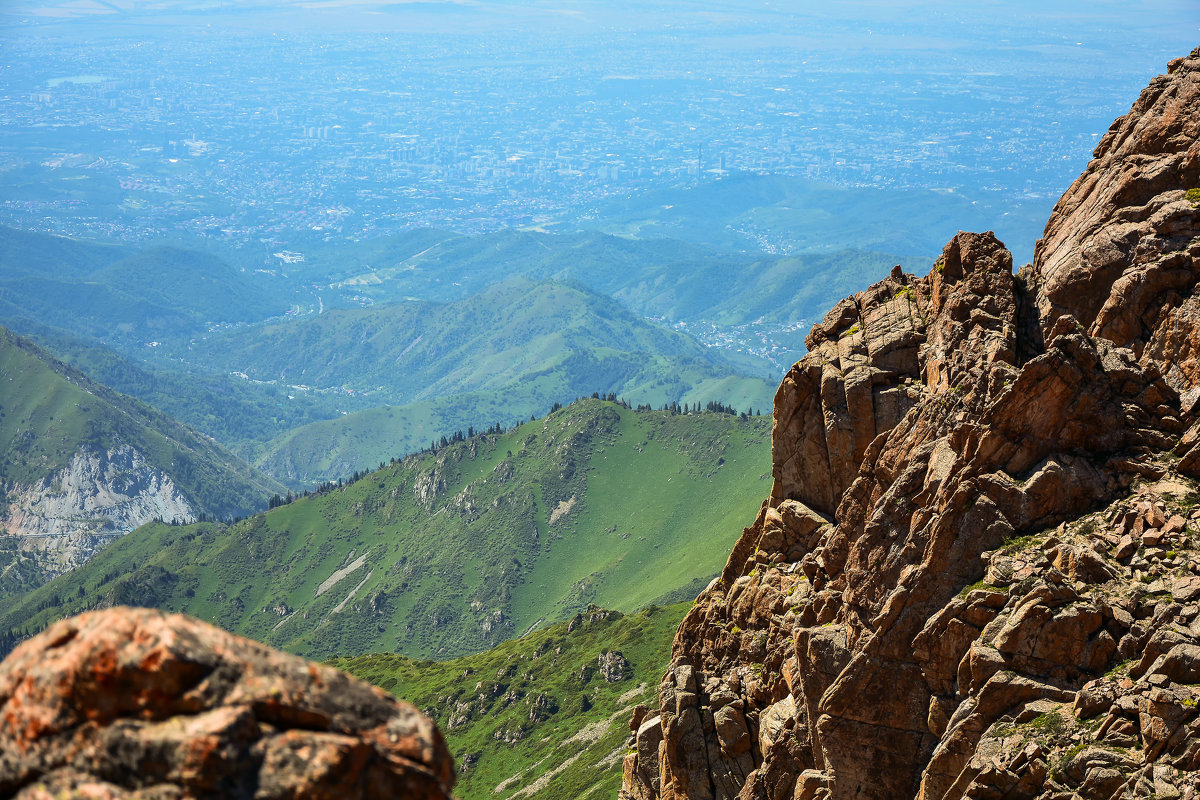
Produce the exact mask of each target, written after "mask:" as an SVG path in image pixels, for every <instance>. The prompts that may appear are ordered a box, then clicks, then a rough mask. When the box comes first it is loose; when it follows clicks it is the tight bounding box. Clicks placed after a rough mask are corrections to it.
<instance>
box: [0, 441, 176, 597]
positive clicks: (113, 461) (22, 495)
mask: <svg viewBox="0 0 1200 800" xmlns="http://www.w3.org/2000/svg"><path fill="white" fill-rule="evenodd" d="M4 499H5V501H6V503H7V511H6V512H5V513H4V514H3V515H0V525H2V526H3V529H4V533H5V535H6V536H8V537H12V541H14V542H15V543H16V545H17V549H18V551H19V552H20V553H21V554H23V555H25V556H28V557H31V558H32V560H33V561H34V563H36V565H37V570H36V571H37V572H38V573H39V575H38V578H37V581H36V582H37V583H41V582H44V581H46V580H49V579H50V578H53V577H54V576H56V575H60V574H62V573H63V572H67V571H68V570H72V569H74V568H75V567H78V566H79V565H80V564H82V563H83V562H84V561H86V560H87V559H88V558H91V556H92V554H93V553H94V552H95V551H96V550H97V549H98V548H100V547H102V546H103V545H105V544H107V543H108V542H110V541H112V540H113V539H115V538H116V537H118V536H120V535H122V534H125V533H128V532H129V531H131V530H133V529H134V528H137V527H138V526H140V525H144V524H146V523H147V522H151V521H153V520H156V519H159V520H167V521H178V522H181V523H190V522H195V521H196V513H197V512H196V509H195V508H194V507H193V506H192V504H191V503H190V502H189V501H188V499H187V498H186V497H185V496H184V495H183V493H182V492H181V491H180V490H179V487H178V486H176V484H175V481H174V480H172V478H171V476H170V475H168V474H166V473H165V472H163V471H162V470H161V469H158V468H157V467H155V466H154V465H153V464H151V463H150V462H149V461H148V460H147V459H146V458H145V457H144V456H143V455H142V454H141V453H140V452H138V451H137V450H135V449H134V448H133V447H131V446H130V445H128V444H125V443H121V442H115V443H113V446H112V447H111V448H109V449H106V450H101V449H98V448H95V447H84V448H81V449H80V450H78V451H77V452H76V453H75V454H74V455H73V456H72V457H71V460H70V463H68V464H67V466H66V467H64V468H63V469H61V470H59V471H58V472H55V473H54V474H53V475H50V476H47V477H46V478H43V479H42V480H40V481H37V482H35V483H32V484H28V485H23V484H14V485H9V486H6V487H4ZM13 563H14V564H16V563H17V562H15V561H14V562H13Z"/></svg>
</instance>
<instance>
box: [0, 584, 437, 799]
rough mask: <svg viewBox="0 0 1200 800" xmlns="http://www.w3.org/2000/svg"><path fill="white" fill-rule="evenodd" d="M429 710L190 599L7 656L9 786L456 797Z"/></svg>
mask: <svg viewBox="0 0 1200 800" xmlns="http://www.w3.org/2000/svg"><path fill="white" fill-rule="evenodd" d="M453 782H454V778H453V765H452V763H451V758H450V756H449V754H448V752H447V750H446V747H445V744H444V743H443V741H442V737H441V734H440V733H439V732H438V730H437V728H436V727H435V726H434V724H433V723H432V722H431V721H430V720H429V719H428V718H427V717H425V716H424V715H423V714H421V713H420V712H419V711H418V710H417V709H415V708H414V707H412V706H411V705H409V704H407V703H403V702H398V701H396V700H394V699H392V698H390V697H389V696H388V695H386V694H384V693H383V692H381V691H380V690H378V689H375V688H373V687H371V686H369V685H368V684H366V683H363V682H362V681H359V680H357V679H355V678H352V677H350V676H349V675H346V674H345V673H342V672H340V671H338V670H335V669H332V668H330V667H325V666H322V665H319V664H314V663H312V662H309V661H306V660H304V659H302V658H299V657H297V656H292V655H288V654H286V653H281V652H279V651H276V650H272V649H271V648H268V647H265V646H263V645H260V644H258V643H256V642H252V641H250V640H248V639H243V638H241V637H238V636H234V635H232V634H229V633H226V632H225V631H222V630H220V629H218V628H215V627H213V626H211V625H208V624H206V623H203V622H199V621H197V620H194V619H191V618H189V617H184V616H181V615H178V614H165V613H162V612H159V611H153V610H148V609H132V608H113V609H107V610H105V611H96V612H89V613H86V614H81V615H79V616H78V617H74V618H72V619H68V620H64V621H62V622H58V623H56V624H54V625H52V626H51V627H50V628H49V629H47V630H46V631H45V632H43V633H41V634H39V635H38V636H36V637H34V638H33V639H30V640H29V641H27V642H25V643H23V644H21V645H20V646H19V647H18V648H17V649H16V650H14V651H13V652H12V653H11V654H10V655H9V657H8V658H7V659H6V660H5V661H4V662H3V663H2V664H0V796H5V797H10V796H15V797H17V798H22V800H25V799H27V798H47V799H48V798H60V797H89V798H126V797H128V798H134V797H136V798H330V800H333V799H334V798H339V799H341V798H380V799H381V800H382V798H395V797H405V798H438V800H442V799H443V798H448V797H449V793H450V789H451V787H452V785H453Z"/></svg>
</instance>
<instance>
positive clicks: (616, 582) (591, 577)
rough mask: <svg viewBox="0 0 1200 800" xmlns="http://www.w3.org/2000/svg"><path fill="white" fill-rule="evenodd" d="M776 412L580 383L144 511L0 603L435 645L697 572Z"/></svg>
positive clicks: (742, 503) (675, 588)
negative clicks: (235, 497)
mask: <svg viewBox="0 0 1200 800" xmlns="http://www.w3.org/2000/svg"><path fill="white" fill-rule="evenodd" d="M769 439H770V422H769V420H767V419H763V418H746V419H739V418H738V417H734V416H730V415H725V414H715V413H701V414H691V415H681V414H676V415H673V414H670V413H664V412H635V411H631V410H629V409H626V408H623V407H621V406H619V405H617V404H614V403H609V402H603V401H599V400H585V401H580V402H577V403H574V404H572V405H570V406H568V407H566V408H564V409H561V410H560V411H557V412H555V413H553V414H551V415H549V416H548V417H546V418H545V419H543V420H539V421H536V422H530V423H527V424H525V425H522V426H521V427H519V428H517V429H514V430H512V431H510V432H508V433H503V434H490V435H486V436H477V437H475V438H473V439H469V440H467V441H465V442H461V443H458V444H454V445H451V446H449V447H446V448H442V449H440V450H439V451H437V452H436V453H425V454H421V455H418V456H412V457H409V458H407V459H404V460H403V461H400V462H397V463H395V464H390V465H388V466H386V467H385V468H383V469H381V470H379V471H377V472H374V473H370V474H368V475H367V476H366V477H364V478H363V479H361V480H359V481H357V482H354V483H352V484H350V485H347V486H346V487H345V488H343V489H337V490H334V491H332V492H329V493H325V494H321V495H314V496H312V497H307V498H303V499H300V500H298V501H296V502H294V503H291V504H288V505H285V506H283V507H281V508H277V509H275V510H273V511H270V512H268V513H266V514H262V515H258V516H255V517H252V518H250V519H248V520H245V521H243V522H240V523H237V524H234V525H232V526H225V525H219V524H201V525H193V526H187V527H169V526H163V525H150V526H145V527H143V528H141V529H139V530H137V531H134V532H133V533H131V534H129V535H127V536H125V537H123V538H122V539H120V540H119V541H117V542H115V543H114V544H113V545H111V546H109V547H108V548H106V549H105V550H103V551H101V552H100V553H99V554H97V555H96V556H95V558H93V560H92V561H90V562H89V563H88V564H87V565H85V566H84V567H83V568H82V569H80V570H77V571H76V572H74V573H71V574H69V575H65V576H63V577H62V578H60V579H57V580H55V581H54V582H52V583H51V584H49V585H47V586H46V587H43V588H42V589H39V590H38V591H36V592H34V593H32V594H30V595H29V596H28V597H26V598H24V599H23V600H22V601H21V603H20V604H18V605H17V606H16V607H14V608H11V609H9V610H8V611H7V612H6V613H4V614H2V615H0V629H20V630H24V629H25V628H28V627H32V628H40V627H41V626H42V625H44V624H45V623H47V622H48V621H49V620H50V619H52V618H56V617H58V616H64V615H67V614H70V613H74V612H75V611H78V610H80V609H81V608H85V607H89V606H91V605H95V604H99V603H113V602H124V603H135V604H143V605H153V606H157V607H161V608H166V609H171V610H178V611H186V612H188V613H191V614H194V615H196V616H198V617H200V618H202V619H207V620H210V621H213V622H216V623H218V624H220V625H222V626H224V627H226V628H228V629H229V630H233V631H236V632H239V633H242V634H245V635H248V636H251V637H253V638H256V639H259V640H260V641H264V642H267V643H270V644H273V645H276V646H281V647H285V648H286V649H289V650H292V651H295V652H300V653H303V654H305V655H308V656H311V657H326V656H329V655H332V654H343V655H350V654H358V653H365V652H371V651H378V650H389V651H395V652H400V653H405V654H408V655H411V656H415V657H435V656H436V657H439V658H446V657H452V656H456V655H461V654H464V653H468V652H475V651H480V650H484V649H486V648H488V647H492V646H494V645H495V644H497V643H499V642H501V641H504V640H507V639H509V638H512V637H513V636H516V635H520V634H522V633H524V632H526V631H527V630H530V629H531V628H533V627H535V626H538V625H543V624H546V623H550V622H553V621H555V620H559V619H564V618H566V617H568V616H569V615H571V614H573V613H575V612H576V611H578V610H580V609H581V608H584V607H586V606H587V605H588V604H589V603H596V604H598V605H603V606H606V607H609V608H616V609H618V610H626V611H627V610H632V609H636V608H639V607H641V606H643V605H645V604H646V603H648V602H651V601H654V600H657V599H659V598H660V596H662V595H664V594H668V593H675V594H676V596H677V595H678V593H679V592H681V591H682V592H685V593H686V592H693V593H694V592H695V591H698V590H699V588H702V584H703V583H704V582H706V581H707V579H708V578H710V577H711V576H712V575H714V574H715V573H716V572H717V571H718V570H719V569H720V567H721V565H722V563H723V561H724V558H725V554H726V553H727V551H728V549H729V547H730V545H731V544H732V542H733V541H734V540H735V539H736V537H737V536H738V534H739V533H740V531H741V526H742V524H743V523H744V522H745V520H746V519H748V518H749V517H750V516H752V515H753V513H754V511H755V509H756V508H757V506H758V505H759V502H760V501H761V498H762V497H763V495H764V494H765V493H766V491H767V490H768V485H769V480H770V477H769V475H770V470H769V464H770V441H769Z"/></svg>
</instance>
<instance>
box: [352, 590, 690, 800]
mask: <svg viewBox="0 0 1200 800" xmlns="http://www.w3.org/2000/svg"><path fill="white" fill-rule="evenodd" d="M689 605H690V604H689V603H680V604H677V605H673V606H668V607H665V608H658V607H649V608H647V609H645V610H644V611H640V612H637V613H634V614H631V615H628V616H621V615H619V614H614V613H611V612H592V613H586V614H583V615H581V616H580V617H579V618H578V619H577V621H576V622H575V627H574V629H573V630H571V631H569V632H568V630H567V628H568V623H565V622H561V623H558V624H557V625H554V626H552V627H550V628H547V629H544V630H539V631H535V632H534V633H531V634H529V635H528V636H524V637H522V638H520V639H516V640H513V641H509V642H505V643H504V644H501V645H499V646H497V647H495V648H493V649H492V650H488V651H486V652H483V653H478V654H475V655H470V656H464V657H462V658H458V659H454V660H452V661H444V662H430V661H413V660H411V659H408V658H405V657H404V656H399V655H391V654H374V655H366V656H360V657H357V658H341V659H335V660H334V661H332V662H331V663H333V664H334V666H337V667H339V668H341V669H344V670H346V671H347V672H351V673H353V674H355V675H357V676H359V677H360V678H364V679H366V680H369V681H371V682H372V683H375V684H376V685H378V686H381V687H383V688H384V689H386V690H388V691H389V692H392V693H393V694H395V695H396V696H397V697H400V698H402V699H405V700H408V701H409V702H411V703H414V704H416V705H418V706H420V707H421V708H422V709H424V710H425V711H426V713H428V714H430V715H431V716H432V717H433V718H434V719H436V720H437V723H438V726H439V727H440V728H441V729H442V732H443V733H444V734H445V736H446V741H447V744H448V745H449V746H450V751H451V753H452V754H453V755H454V759H455V763H456V765H457V766H458V767H459V769H460V777H459V782H458V785H457V786H455V790H454V793H455V796H457V797H461V798H462V800H484V798H500V800H510V798H516V797H528V798H532V799H533V800H538V799H542V800H557V799H558V798H564V797H570V798H584V797H594V798H610V797H615V796H616V792H617V789H618V788H620V785H621V759H622V758H623V756H624V755H625V753H626V746H625V742H626V740H627V739H628V737H629V734H630V731H629V727H628V723H629V718H630V716H631V714H632V710H633V707H634V706H636V705H637V704H639V703H641V704H646V705H653V704H654V698H655V696H656V694H657V691H658V682H659V679H660V678H661V677H662V674H663V672H664V671H665V669H666V666H667V662H668V661H669V659H670V649H671V638H672V635H673V633H674V631H675V627H676V626H677V625H678V624H679V621H680V620H681V619H682V618H683V614H684V613H685V611H686V610H687V608H688V607H689ZM609 652H616V653H619V654H620V655H621V658H623V659H625V661H626V662H627V663H628V665H629V668H628V670H626V671H625V673H624V676H623V677H622V678H621V679H620V680H614V681H611V682H610V681H608V680H606V679H605V677H604V676H603V675H602V674H601V672H600V670H599V665H600V660H601V656H602V654H604V653H609ZM609 677H612V678H615V677H617V676H616V674H614V673H611V672H610V675H609Z"/></svg>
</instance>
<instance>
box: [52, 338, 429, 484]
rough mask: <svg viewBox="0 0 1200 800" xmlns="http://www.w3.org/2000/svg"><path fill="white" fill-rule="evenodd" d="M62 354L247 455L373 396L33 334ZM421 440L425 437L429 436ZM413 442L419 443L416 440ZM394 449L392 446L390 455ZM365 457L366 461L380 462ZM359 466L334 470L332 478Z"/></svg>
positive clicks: (107, 382)
mask: <svg viewBox="0 0 1200 800" xmlns="http://www.w3.org/2000/svg"><path fill="white" fill-rule="evenodd" d="M31 338H33V339H34V340H35V341H36V342H38V343H39V344H40V345H41V346H42V347H44V348H45V349H47V350H49V351H51V352H52V353H53V354H54V355H55V356H56V357H57V358H59V359H61V360H63V361H65V362H66V363H68V364H70V365H71V366H73V367H75V368H77V369H79V370H80V371H82V372H85V373H87V374H88V375H89V376H91V377H92V378H94V379H95V380H96V381H98V382H99V383H102V384H104V385H105V386H108V387H110V388H112V389H115V390H117V391H118V392H121V393H122V394H127V395H129V396H131V397H136V398H138V399H139V400H142V401H144V402H146V403H149V404H150V405H152V406H154V407H155V408H157V409H159V410H160V411H162V412H163V413H165V414H167V415H169V416H171V417H173V418H175V419H177V420H179V421H180V422H183V423H184V424H186V425H188V426H189V427H192V428H195V429H196V430H198V431H200V432H202V433H204V434H207V435H208V436H211V437H213V438H214V439H216V440H217V441H219V442H221V443H222V444H223V445H225V446H226V447H228V448H229V449H230V450H232V451H233V452H235V453H237V454H238V455H239V456H241V457H243V458H246V459H247V460H249V459H250V458H251V457H252V456H253V454H254V452H255V450H256V445H260V444H261V443H263V442H267V441H269V440H271V439H273V438H275V437H277V436H280V435H282V434H284V433H286V432H287V431H290V430H292V429H293V428H299V427H301V426H304V425H308V424H310V423H313V422H318V421H321V420H327V419H333V418H335V417H340V416H341V414H342V413H343V412H347V411H353V410H357V409H363V408H366V407H367V406H368V405H369V403H370V401H369V400H368V399H367V398H365V397H363V398H354V397H349V396H347V395H345V394H342V393H320V392H299V393H297V392H294V391H292V390H290V389H289V388H288V387H286V386H280V385H278V384H274V383H254V382H251V381H245V380H242V379H240V378H237V377H234V376H231V375H221V374H213V373H206V372H200V371H189V370H187V369H186V368H178V366H177V365H176V367H175V368H171V367H162V366H159V365H155V364H147V363H144V362H139V361H136V360H134V359H132V358H130V357H128V356H125V355H122V354H121V353H118V352H116V351H115V350H113V349H111V348H108V347H105V346H103V345H100V344H96V343H93V342H90V341H87V340H85V339H80V338H78V337H74V336H70V335H67V334H63V333H61V332H56V331H50V330H42V331H40V332H39V333H38V334H36V335H34V336H32V337H31ZM421 442H423V443H426V444H427V442H425V441H424V440H421ZM411 449H416V448H411ZM397 452H408V450H400V451H397V450H396V449H394V448H392V449H388V450H387V451H386V454H385V455H384V456H383V458H384V459H385V460H386V459H387V458H390V457H391V456H392V455H394V454H396V453H397ZM379 461H380V459H379V458H375V459H374V461H371V460H369V459H368V461H365V462H363V464H364V465H365V464H378V463H379ZM356 469H358V467H352V468H350V469H346V470H343V471H341V472H335V473H332V477H334V478H335V479H336V478H337V477H340V476H343V475H349V474H350V473H352V472H354V471H355V470H356Z"/></svg>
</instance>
